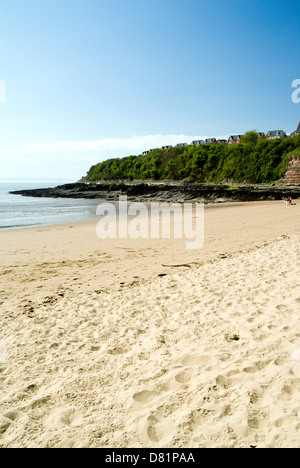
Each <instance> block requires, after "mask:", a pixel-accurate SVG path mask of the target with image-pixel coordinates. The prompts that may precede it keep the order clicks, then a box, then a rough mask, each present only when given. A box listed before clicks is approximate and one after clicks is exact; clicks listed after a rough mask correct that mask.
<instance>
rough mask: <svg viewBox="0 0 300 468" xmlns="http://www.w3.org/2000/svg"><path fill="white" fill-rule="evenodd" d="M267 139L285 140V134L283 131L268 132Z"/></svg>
mask: <svg viewBox="0 0 300 468" xmlns="http://www.w3.org/2000/svg"><path fill="white" fill-rule="evenodd" d="M267 138H269V139H270V140H276V139H277V138H286V133H285V132H284V131H283V130H270V131H269V132H268V133H267Z"/></svg>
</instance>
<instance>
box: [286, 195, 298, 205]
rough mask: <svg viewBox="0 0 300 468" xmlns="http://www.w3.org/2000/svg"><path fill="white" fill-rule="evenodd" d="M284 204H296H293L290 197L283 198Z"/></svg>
mask: <svg viewBox="0 0 300 468" xmlns="http://www.w3.org/2000/svg"><path fill="white" fill-rule="evenodd" d="M285 204H286V206H288V205H296V203H293V199H292V197H288V198H285Z"/></svg>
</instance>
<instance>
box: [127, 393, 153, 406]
mask: <svg viewBox="0 0 300 468" xmlns="http://www.w3.org/2000/svg"><path fill="white" fill-rule="evenodd" d="M158 396H159V393H158V392H152V391H149V390H142V391H141V392H137V393H135V394H134V395H133V397H132V398H133V400H134V401H135V402H136V403H140V404H142V405H147V404H149V403H151V402H152V400H154V399H155V398H157V397H158Z"/></svg>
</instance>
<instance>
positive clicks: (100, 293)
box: [0, 202, 300, 448]
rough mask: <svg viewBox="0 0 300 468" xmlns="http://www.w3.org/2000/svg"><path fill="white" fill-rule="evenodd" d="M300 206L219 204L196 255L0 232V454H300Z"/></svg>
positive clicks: (59, 233) (90, 228) (180, 243)
mask: <svg viewBox="0 0 300 468" xmlns="http://www.w3.org/2000/svg"><path fill="white" fill-rule="evenodd" d="M299 210H300V203H299V202H298V203H297V205H296V206H288V207H286V206H285V205H284V203H283V202H253V203H233V204H221V205H210V206H207V207H206V208H205V242H204V246H203V248H202V249H201V250H195V251H193V250H190V251H189V250H186V249H185V241H184V240H180V239H158V240H156V239H138V240H135V239H123V240H122V239H109V240H100V239H99V238H98V237H97V236H96V221H91V222H86V223H73V224H70V225H61V226H52V227H43V228H33V229H24V230H15V231H3V232H0V252H1V253H0V262H1V271H0V343H2V362H1V353H0V385H1V393H0V447H250V446H255V447H277V448H279V447H299V440H300V324H299V312H300V287H299V235H300V229H299V228H300V225H299ZM4 348H5V352H4V351H3V349H4ZM0 350H1V347H0ZM4 354H5V356H4Z"/></svg>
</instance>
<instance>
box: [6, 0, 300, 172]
mask: <svg viewBox="0 0 300 468" xmlns="http://www.w3.org/2000/svg"><path fill="white" fill-rule="evenodd" d="M299 24H300V6H299V2H298V1H289V0H288V1H285V2H282V1H265V0H250V1H245V0H244V1H243V0H203V1H202V0H159V1H158V0H47V1H46V0H26V1H25V0H10V1H9V2H7V1H6V0H0V44H1V46H0V177H27V176H28V177H29V176H30V177H37V178H39V177H42V178H45V177H59V178H70V179H73V180H77V179H79V178H80V177H81V176H82V175H85V173H86V172H87V170H88V169H89V167H90V166H91V165H92V164H95V163H97V162H99V161H102V160H104V159H107V158H108V157H120V156H125V155H128V154H139V153H140V152H141V151H144V150H147V149H149V148H151V147H156V146H161V145H163V144H176V143H177V142H185V141H186V142H190V141H191V139H193V138H196V137H199V138H202V137H212V136H214V137H222V136H224V137H225V136H228V135H229V134H232V133H244V132H245V131H247V130H252V129H257V130H259V131H268V130H272V129H276V130H277V129H283V130H285V131H286V132H287V133H290V132H292V131H293V130H295V128H296V126H297V124H298V121H299V120H300V104H294V103H293V102H292V99H291V96H292V92H293V89H292V82H293V81H294V80H295V79H300V68H299V43H300V32H299V31H300V30H299ZM297 64H298V65H297ZM1 83H2V101H3V100H4V99H3V94H4V87H3V85H4V84H5V88H6V89H5V103H3V102H2V103H1Z"/></svg>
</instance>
